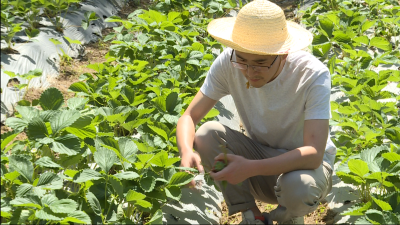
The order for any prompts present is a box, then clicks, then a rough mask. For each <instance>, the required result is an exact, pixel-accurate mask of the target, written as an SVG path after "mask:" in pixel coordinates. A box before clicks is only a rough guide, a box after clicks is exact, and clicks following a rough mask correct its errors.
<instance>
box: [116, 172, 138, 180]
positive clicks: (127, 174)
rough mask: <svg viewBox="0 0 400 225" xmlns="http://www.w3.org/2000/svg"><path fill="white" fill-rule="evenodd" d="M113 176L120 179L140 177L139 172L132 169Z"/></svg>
mask: <svg viewBox="0 0 400 225" xmlns="http://www.w3.org/2000/svg"><path fill="white" fill-rule="evenodd" d="M114 176H115V177H117V178H118V179H120V180H134V179H136V178H139V177H140V176H139V174H137V173H135V172H132V171H127V172H121V173H117V174H115V175H114Z"/></svg>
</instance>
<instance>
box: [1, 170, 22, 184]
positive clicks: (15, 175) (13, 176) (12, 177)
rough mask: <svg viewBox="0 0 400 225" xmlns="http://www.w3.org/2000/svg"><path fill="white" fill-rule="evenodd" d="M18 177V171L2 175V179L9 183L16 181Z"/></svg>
mask: <svg viewBox="0 0 400 225" xmlns="http://www.w3.org/2000/svg"><path fill="white" fill-rule="evenodd" d="M19 175H21V174H19V173H18V171H16V170H15V171H13V172H10V173H6V174H5V175H4V177H5V178H6V179H7V180H9V181H11V182H14V180H15V179H17V178H18V177H19Z"/></svg>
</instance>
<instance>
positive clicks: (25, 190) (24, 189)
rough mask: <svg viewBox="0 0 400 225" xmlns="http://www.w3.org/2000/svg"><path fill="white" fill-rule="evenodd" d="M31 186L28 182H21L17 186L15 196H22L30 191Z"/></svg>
mask: <svg viewBox="0 0 400 225" xmlns="http://www.w3.org/2000/svg"><path fill="white" fill-rule="evenodd" d="M32 188H33V186H32V185H31V184H28V183H23V184H21V185H20V186H19V187H18V188H17V192H16V197H24V196H25V195H26V194H27V193H29V192H30V191H32Z"/></svg>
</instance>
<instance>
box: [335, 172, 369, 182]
mask: <svg viewBox="0 0 400 225" xmlns="http://www.w3.org/2000/svg"><path fill="white" fill-rule="evenodd" d="M336 175H337V176H338V177H339V178H340V179H341V180H342V181H343V182H344V183H346V184H353V185H359V184H362V183H364V181H363V180H362V179H361V178H360V177H358V176H353V175H350V174H347V173H345V172H341V171H338V172H336Z"/></svg>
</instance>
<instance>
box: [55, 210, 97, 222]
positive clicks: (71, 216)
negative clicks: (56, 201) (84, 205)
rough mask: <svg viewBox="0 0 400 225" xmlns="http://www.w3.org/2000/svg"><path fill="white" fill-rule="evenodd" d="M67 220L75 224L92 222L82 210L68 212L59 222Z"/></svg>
mask: <svg viewBox="0 0 400 225" xmlns="http://www.w3.org/2000/svg"><path fill="white" fill-rule="evenodd" d="M68 222H72V223H77V224H92V221H91V219H90V217H89V216H88V215H87V214H86V213H85V212H83V211H73V212H69V213H68V216H67V217H65V218H64V219H63V220H62V221H60V223H61V224H64V223H68Z"/></svg>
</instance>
